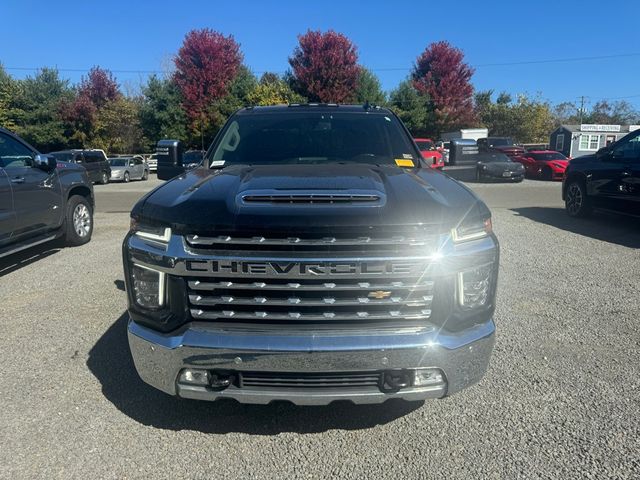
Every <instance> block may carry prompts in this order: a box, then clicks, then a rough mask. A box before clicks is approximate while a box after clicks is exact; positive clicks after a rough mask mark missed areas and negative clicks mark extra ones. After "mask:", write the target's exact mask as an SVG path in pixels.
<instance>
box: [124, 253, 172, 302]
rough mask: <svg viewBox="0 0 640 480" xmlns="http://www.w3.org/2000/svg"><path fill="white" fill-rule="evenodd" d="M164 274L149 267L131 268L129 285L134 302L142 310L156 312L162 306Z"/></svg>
mask: <svg viewBox="0 0 640 480" xmlns="http://www.w3.org/2000/svg"><path fill="white" fill-rule="evenodd" d="M165 282H166V274H165V273H164V272H159V271H157V270H153V269H152V268H149V267H143V266H141V265H136V264H133V265H132V266H131V285H132V287H133V297H134V299H135V302H136V303H137V304H138V305H139V306H140V307H142V308H147V309H149V310H157V309H159V308H161V307H162V306H163V305H164V297H165Z"/></svg>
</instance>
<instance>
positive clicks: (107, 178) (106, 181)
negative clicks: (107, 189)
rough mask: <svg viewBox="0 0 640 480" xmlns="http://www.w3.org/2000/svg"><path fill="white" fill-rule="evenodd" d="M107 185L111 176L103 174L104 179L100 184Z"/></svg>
mask: <svg viewBox="0 0 640 480" xmlns="http://www.w3.org/2000/svg"><path fill="white" fill-rule="evenodd" d="M107 183H109V175H107V172H102V177H101V178H100V184H102V185H106V184H107Z"/></svg>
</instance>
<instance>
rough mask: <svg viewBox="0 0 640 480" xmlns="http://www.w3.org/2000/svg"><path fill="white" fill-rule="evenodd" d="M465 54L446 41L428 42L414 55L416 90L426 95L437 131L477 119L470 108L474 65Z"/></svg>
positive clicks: (413, 75)
mask: <svg viewBox="0 0 640 480" xmlns="http://www.w3.org/2000/svg"><path fill="white" fill-rule="evenodd" d="M463 60H464V54H463V53H462V51H461V50H459V49H458V48H455V47H453V46H451V45H450V44H449V43H448V42H436V43H432V44H431V45H429V46H428V47H427V48H426V49H425V51H424V52H423V53H422V54H421V55H420V56H419V57H418V58H417V60H416V64H415V65H414V67H413V71H412V73H411V78H412V80H413V85H414V87H415V88H416V90H417V91H418V92H419V93H420V94H421V95H424V96H426V97H428V98H429V100H430V102H429V105H430V107H431V110H432V113H433V118H434V122H435V125H434V130H435V132H434V133H436V134H440V133H442V132H444V131H449V130H454V129H457V128H462V127H468V126H471V125H474V124H475V123H476V119H475V114H474V108H473V85H472V84H471V76H472V75H473V72H474V71H473V68H471V67H470V66H469V65H467V64H466V63H465V62H464V61H463Z"/></svg>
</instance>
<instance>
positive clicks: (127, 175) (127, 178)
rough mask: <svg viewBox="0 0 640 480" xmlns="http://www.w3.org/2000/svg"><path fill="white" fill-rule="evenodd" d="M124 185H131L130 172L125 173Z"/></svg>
mask: <svg viewBox="0 0 640 480" xmlns="http://www.w3.org/2000/svg"><path fill="white" fill-rule="evenodd" d="M123 179H124V183H129V180H131V176H130V175H129V172H124V176H123Z"/></svg>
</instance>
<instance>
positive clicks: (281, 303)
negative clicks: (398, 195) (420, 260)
mask: <svg viewBox="0 0 640 480" xmlns="http://www.w3.org/2000/svg"><path fill="white" fill-rule="evenodd" d="M432 301H433V295H423V296H422V299H419V298H402V297H399V296H391V297H390V298H386V299H380V300H378V299H376V298H368V297H357V298H350V299H338V298H334V297H319V298H312V299H310V298H299V297H295V296H290V297H289V298H268V297H265V296H257V297H234V296H231V295H224V296H202V295H199V294H190V295H189V302H191V304H192V305H196V306H199V307H206V306H214V305H249V306H255V307H257V306H277V307H292V308H295V307H343V306H347V307H358V306H376V305H393V306H406V307H426V306H429V305H430V304H431V302H432Z"/></svg>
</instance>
